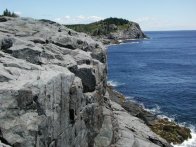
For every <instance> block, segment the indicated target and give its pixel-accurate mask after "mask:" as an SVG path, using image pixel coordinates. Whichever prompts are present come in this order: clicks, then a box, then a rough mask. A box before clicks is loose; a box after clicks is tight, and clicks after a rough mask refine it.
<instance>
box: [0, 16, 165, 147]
mask: <svg viewBox="0 0 196 147" xmlns="http://www.w3.org/2000/svg"><path fill="white" fill-rule="evenodd" d="M0 20H1V23H0V146H1V145H4V146H17V147H35V146H36V147H45V146H49V147H72V146H75V147H87V146H89V147H91V146H97V147H103V146H121V147H123V146H141V147H143V146H151V145H152V146H158V145H156V144H155V143H153V142H152V141H151V140H152V139H151V140H149V139H148V137H151V138H156V139H158V140H160V141H161V142H162V141H163V142H164V140H162V139H160V138H158V137H157V136H156V135H155V134H153V133H152V132H151V131H150V130H149V128H148V127H147V126H146V125H145V124H144V123H143V122H142V121H141V120H139V119H138V118H135V117H133V116H131V115H129V114H128V113H127V112H126V111H125V110H124V109H123V108H121V107H120V106H119V105H117V104H115V103H114V102H112V101H111V100H110V97H109V94H108V92H107V90H106V80H107V63H106V51H105V48H104V46H102V44H101V43H99V42H97V41H94V40H93V39H92V38H91V37H89V36H88V35H86V34H84V33H77V32H75V31H73V30H70V29H68V28H66V27H65V26H63V25H60V24H57V23H55V22H52V21H49V20H34V19H31V18H7V17H6V18H5V19H4V17H1V19H0ZM4 20H6V21H4ZM111 27H115V26H111ZM143 129H144V130H143Z"/></svg>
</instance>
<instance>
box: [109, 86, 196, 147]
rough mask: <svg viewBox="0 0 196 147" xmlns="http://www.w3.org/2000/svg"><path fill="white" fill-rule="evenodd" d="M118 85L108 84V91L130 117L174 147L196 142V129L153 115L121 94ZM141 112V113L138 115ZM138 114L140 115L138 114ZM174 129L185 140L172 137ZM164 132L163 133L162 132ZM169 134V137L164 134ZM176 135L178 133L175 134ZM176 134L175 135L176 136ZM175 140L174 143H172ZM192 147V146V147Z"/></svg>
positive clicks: (165, 117) (183, 146)
mask: <svg viewBox="0 0 196 147" xmlns="http://www.w3.org/2000/svg"><path fill="white" fill-rule="evenodd" d="M116 86H117V85H114V86H113V85H111V83H110V84H107V88H108V91H110V92H111V93H113V94H112V95H113V96H114V95H115V96H114V97H113V99H112V101H114V102H116V103H118V104H120V105H121V106H122V107H123V108H124V109H125V110H126V111H127V112H128V113H129V114H130V115H132V116H135V117H138V118H139V119H141V120H142V121H144V123H145V124H146V125H147V126H148V127H150V128H151V130H152V131H153V132H154V133H156V134H157V135H159V136H160V137H162V138H163V139H165V140H166V141H167V142H169V143H170V144H171V145H172V146H174V147H186V146H190V145H189V144H192V143H193V142H195V140H196V133H195V130H194V129H195V128H193V129H191V128H190V127H187V126H185V125H183V124H178V123H177V122H175V120H173V119H172V118H169V117H167V116H166V115H164V116H160V115H157V114H156V113H152V112H151V111H150V110H149V109H146V108H145V106H144V105H142V104H140V103H138V102H137V101H132V100H129V99H127V98H126V97H125V96H124V95H123V94H122V93H120V92H119V91H118V90H117V89H116V88H115V87H116ZM138 111H139V113H138ZM136 113H138V114H136ZM163 126H164V127H165V126H167V128H166V130H164V129H163ZM170 127H171V129H174V128H175V129H174V130H175V131H177V132H178V133H179V134H178V137H179V135H181V137H182V136H183V137H184V138H183V140H182V138H181V137H179V138H180V139H178V138H176V137H173V138H172V137H171V134H172V133H174V132H170V131H171V129H170ZM160 131H162V133H161V132H160ZM165 133H168V136H167V135H165V136H163V134H165ZM175 133H176V132H175ZM175 133H174V134H175ZM167 137H169V138H167ZM172 139H173V141H171V140H172ZM191 147H192V146H191Z"/></svg>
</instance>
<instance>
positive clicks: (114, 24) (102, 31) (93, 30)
mask: <svg viewBox="0 0 196 147" xmlns="http://www.w3.org/2000/svg"><path fill="white" fill-rule="evenodd" d="M130 25H131V22H129V21H128V20H126V19H122V18H107V19H104V20H101V21H98V22H95V23H90V24H76V25H66V26H67V27H68V28H70V29H73V30H75V31H77V32H84V33H87V34H89V35H92V36H99V35H108V34H109V33H112V32H115V31H116V30H121V29H126V28H128V27H129V26H130Z"/></svg>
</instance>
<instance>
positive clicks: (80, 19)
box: [54, 15, 104, 24]
mask: <svg viewBox="0 0 196 147" xmlns="http://www.w3.org/2000/svg"><path fill="white" fill-rule="evenodd" d="M102 19H104V18H103V17H99V16H83V15H79V16H69V15H67V16H63V17H59V18H55V19H54V21H56V22H58V23H61V24H86V23H91V22H95V21H99V20H102Z"/></svg>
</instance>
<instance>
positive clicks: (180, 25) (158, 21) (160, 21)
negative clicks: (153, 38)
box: [134, 16, 196, 31]
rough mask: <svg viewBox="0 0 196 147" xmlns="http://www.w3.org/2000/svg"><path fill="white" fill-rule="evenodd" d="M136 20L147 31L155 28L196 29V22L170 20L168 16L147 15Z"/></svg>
mask: <svg viewBox="0 0 196 147" xmlns="http://www.w3.org/2000/svg"><path fill="white" fill-rule="evenodd" d="M134 21H135V22H137V23H139V24H140V26H141V28H142V29H143V30H145V31H148V30H150V31H154V30H185V29H195V28H196V24H191V23H190V22H175V21H174V20H168V19H166V18H158V17H151V16H145V17H141V18H136V19H134Z"/></svg>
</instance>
